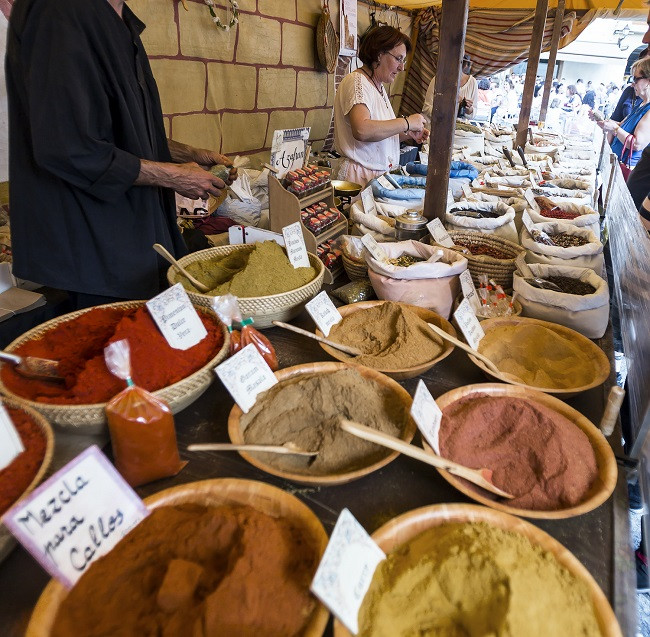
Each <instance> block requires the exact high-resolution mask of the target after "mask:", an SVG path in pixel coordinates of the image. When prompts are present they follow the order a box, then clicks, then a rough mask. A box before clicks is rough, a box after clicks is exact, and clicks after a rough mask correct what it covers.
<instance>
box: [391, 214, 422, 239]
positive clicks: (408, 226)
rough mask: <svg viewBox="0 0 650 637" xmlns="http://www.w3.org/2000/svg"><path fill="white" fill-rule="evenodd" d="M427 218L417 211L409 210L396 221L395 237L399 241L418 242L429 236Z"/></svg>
mask: <svg viewBox="0 0 650 637" xmlns="http://www.w3.org/2000/svg"><path fill="white" fill-rule="evenodd" d="M427 232H428V231H427V218H426V217H423V216H422V215H421V214H420V213H419V212H418V211H417V210H407V211H406V212H405V213H404V214H403V215H400V216H399V217H396V219H395V237H396V238H397V240H398V241H405V240H407V239H414V240H415V241H418V240H419V239H422V238H424V237H426V236H427Z"/></svg>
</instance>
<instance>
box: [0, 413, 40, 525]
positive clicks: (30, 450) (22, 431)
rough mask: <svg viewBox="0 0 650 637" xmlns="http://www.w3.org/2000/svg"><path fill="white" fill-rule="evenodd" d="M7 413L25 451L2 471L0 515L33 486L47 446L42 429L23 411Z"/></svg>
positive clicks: (0, 475)
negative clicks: (32, 483) (32, 482)
mask: <svg viewBox="0 0 650 637" xmlns="http://www.w3.org/2000/svg"><path fill="white" fill-rule="evenodd" d="M7 412H8V413H9V416H10V417H11V420H12V421H13V423H14V426H15V427H16V431H17V432H18V435H19V436H20V439H21V440H22V442H23V446H24V447H25V451H23V452H22V453H21V454H19V455H18V456H16V457H15V458H14V460H13V462H12V463H11V464H10V465H9V466H7V467H5V468H4V469H2V471H0V515H2V514H3V513H4V512H5V511H6V510H7V509H9V507H10V506H11V505H12V504H13V503H14V502H15V501H16V500H17V499H18V498H19V496H20V495H21V494H22V493H23V491H24V490H25V489H26V488H27V487H28V486H29V485H30V484H31V481H32V480H33V479H34V476H35V475H36V473H37V472H38V470H39V468H40V466H41V463H42V462H43V458H44V456H45V446H46V442H45V436H44V435H43V432H42V431H41V428H40V427H39V426H38V425H37V424H36V423H35V422H34V421H33V420H32V419H31V418H30V417H29V416H28V415H27V414H26V413H25V412H24V411H23V410H22V409H12V408H11V407H8V408H7Z"/></svg>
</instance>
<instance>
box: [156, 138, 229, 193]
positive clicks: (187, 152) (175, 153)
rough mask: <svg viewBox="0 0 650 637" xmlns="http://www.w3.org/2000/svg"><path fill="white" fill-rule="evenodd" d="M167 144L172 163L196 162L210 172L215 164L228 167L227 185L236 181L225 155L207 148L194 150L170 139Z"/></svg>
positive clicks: (192, 147)
mask: <svg viewBox="0 0 650 637" xmlns="http://www.w3.org/2000/svg"><path fill="white" fill-rule="evenodd" d="M167 144H168V145H169V152H170V153H171V156H172V159H173V161H175V162H177V163H179V164H181V163H187V162H196V163H197V164H198V165H199V166H201V167H202V168H204V169H205V170H210V168H212V166H216V165H217V164H223V165H224V166H230V177H229V178H228V179H227V183H228V185H230V184H232V182H233V181H235V180H236V179H237V169H236V168H235V167H234V166H233V165H232V161H231V160H230V159H229V158H228V157H226V156H225V155H222V154H221V153H218V152H216V151H214V150H209V149H207V148H194V146H188V145H187V144H181V143H180V142H176V141H174V140H172V139H168V140H167Z"/></svg>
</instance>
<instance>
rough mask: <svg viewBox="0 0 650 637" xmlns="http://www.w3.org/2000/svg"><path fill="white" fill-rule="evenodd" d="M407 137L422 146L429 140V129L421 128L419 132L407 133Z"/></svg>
mask: <svg viewBox="0 0 650 637" xmlns="http://www.w3.org/2000/svg"><path fill="white" fill-rule="evenodd" d="M407 134H408V136H409V137H410V138H411V139H413V140H414V141H415V142H416V143H418V144H422V143H424V142H426V141H427V139H429V129H428V128H423V129H422V130H421V131H409V132H408V133H407Z"/></svg>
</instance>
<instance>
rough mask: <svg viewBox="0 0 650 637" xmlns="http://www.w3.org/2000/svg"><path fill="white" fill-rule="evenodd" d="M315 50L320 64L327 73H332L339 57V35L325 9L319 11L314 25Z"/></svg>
mask: <svg viewBox="0 0 650 637" xmlns="http://www.w3.org/2000/svg"><path fill="white" fill-rule="evenodd" d="M316 51H317V53H318V61H319V62H320V64H321V66H322V67H323V68H324V69H325V70H326V71H327V72H328V73H334V70H335V69H336V62H337V60H338V58H339V36H338V35H337V34H336V30H335V29H334V25H333V24H332V20H330V14H329V11H327V10H325V11H323V13H321V16H320V18H319V20H318V25H317V26H316Z"/></svg>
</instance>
